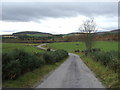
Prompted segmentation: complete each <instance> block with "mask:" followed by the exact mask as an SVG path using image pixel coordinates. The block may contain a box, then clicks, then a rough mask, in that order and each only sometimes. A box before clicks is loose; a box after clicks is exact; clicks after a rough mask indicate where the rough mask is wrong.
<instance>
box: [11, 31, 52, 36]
mask: <svg viewBox="0 0 120 90" xmlns="http://www.w3.org/2000/svg"><path fill="white" fill-rule="evenodd" d="M25 34H26V35H28V34H37V35H38V34H40V35H41V34H42V35H52V34H50V33H44V32H37V31H23V32H16V33H13V35H25Z"/></svg>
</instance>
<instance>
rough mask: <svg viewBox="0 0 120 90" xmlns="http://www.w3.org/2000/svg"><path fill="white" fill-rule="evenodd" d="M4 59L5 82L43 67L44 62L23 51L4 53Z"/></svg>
mask: <svg viewBox="0 0 120 90" xmlns="http://www.w3.org/2000/svg"><path fill="white" fill-rule="evenodd" d="M2 59H3V61H2V72H3V73H2V74H3V80H5V79H15V78H17V77H18V76H19V75H21V74H23V73H25V72H28V71H32V70H34V69H35V68H38V67H41V66H42V65H43V61H42V60H41V59H40V58H38V57H37V56H36V55H34V54H32V53H28V52H26V51H24V50H21V49H15V50H13V51H12V52H9V53H3V54H2Z"/></svg>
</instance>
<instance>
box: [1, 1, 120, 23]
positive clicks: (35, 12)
mask: <svg viewBox="0 0 120 90" xmlns="http://www.w3.org/2000/svg"><path fill="white" fill-rule="evenodd" d="M117 9H118V4H117V3H113V2H112V3H110V2H109V3H108V2H107V3H105V2H101V3H98V2H96V3H95V2H93V3H92V2H89V3H80V2H78V3H76V2H75V3H73V2H72V3H70V2H69V3H68V2H67V3H65V2H64V3H55V2H54V3H52V2H50V3H43V2H42V3H40V2H34V3H31V2H24V3H22V2H21V3H20V2H19V3H15V2H9V3H7V2H6V3H2V19H3V20H7V21H23V22H27V21H37V20H38V19H44V18H46V17H53V18H57V17H73V16H76V15H79V14H80V15H85V16H90V17H91V16H96V15H108V16H117V13H118V11H117Z"/></svg>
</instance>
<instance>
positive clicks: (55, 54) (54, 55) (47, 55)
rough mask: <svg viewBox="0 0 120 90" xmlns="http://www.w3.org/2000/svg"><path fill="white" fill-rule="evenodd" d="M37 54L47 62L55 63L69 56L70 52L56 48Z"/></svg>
mask: <svg viewBox="0 0 120 90" xmlns="http://www.w3.org/2000/svg"><path fill="white" fill-rule="evenodd" d="M37 56H39V57H40V58H43V60H44V61H45V63H46V64H54V63H55V62H59V61H60V60H62V59H63V58H65V57H67V56H68V53H67V52H66V51H65V50H56V51H50V52H44V53H38V54H37Z"/></svg>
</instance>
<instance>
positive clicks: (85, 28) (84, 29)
mask: <svg viewBox="0 0 120 90" xmlns="http://www.w3.org/2000/svg"><path fill="white" fill-rule="evenodd" d="M79 30H80V32H81V33H83V35H82V40H83V42H84V43H85V45H86V50H87V52H89V51H91V49H92V45H93V41H94V33H95V32H96V31H97V29H96V23H95V22H94V20H93V19H87V20H86V21H84V22H83V24H82V25H81V27H80V28H79Z"/></svg>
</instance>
